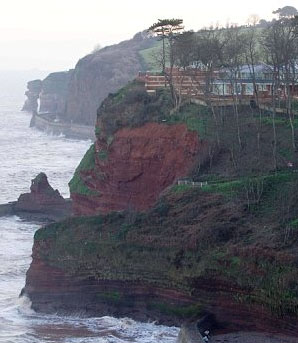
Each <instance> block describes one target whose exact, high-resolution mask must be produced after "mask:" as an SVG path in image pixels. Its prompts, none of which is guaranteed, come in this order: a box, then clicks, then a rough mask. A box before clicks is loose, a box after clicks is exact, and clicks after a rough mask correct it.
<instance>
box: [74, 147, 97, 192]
mask: <svg viewBox="0 0 298 343" xmlns="http://www.w3.org/2000/svg"><path fill="white" fill-rule="evenodd" d="M94 166H95V146H94V144H92V145H91V146H90V148H89V150H88V151H87V152H86V154H85V156H84V157H83V159H82V160H81V162H80V164H79V165H78V167H77V169H76V170H75V173H74V175H73V178H72V179H71V180H70V182H69V184H68V185H69V190H70V192H71V193H77V194H81V195H91V196H92V195H98V192H97V191H95V190H91V189H89V188H88V187H87V185H86V184H85V182H84V181H83V180H82V177H81V172H84V171H90V170H93V169H94Z"/></svg>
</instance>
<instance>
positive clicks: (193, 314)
mask: <svg viewBox="0 0 298 343" xmlns="http://www.w3.org/2000/svg"><path fill="white" fill-rule="evenodd" d="M148 308H149V309H153V310H158V311H159V312H161V313H163V314H167V315H172V316H175V317H178V318H182V319H190V318H199V317H200V315H201V314H202V306H201V305H189V306H181V305H180V306H178V305H170V304H166V303H154V302H152V303H149V304H148Z"/></svg>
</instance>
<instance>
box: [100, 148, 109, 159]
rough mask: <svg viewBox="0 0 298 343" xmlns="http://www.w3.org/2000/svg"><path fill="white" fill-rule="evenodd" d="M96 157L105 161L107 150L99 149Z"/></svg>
mask: <svg viewBox="0 0 298 343" xmlns="http://www.w3.org/2000/svg"><path fill="white" fill-rule="evenodd" d="M98 158H99V159H100V160H102V161H105V160H107V159H108V152H107V151H106V150H100V151H99V153H98Z"/></svg>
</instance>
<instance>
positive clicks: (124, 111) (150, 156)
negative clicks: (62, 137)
mask: <svg viewBox="0 0 298 343" xmlns="http://www.w3.org/2000/svg"><path fill="white" fill-rule="evenodd" d="M157 103H164V105H165V106H166V105H167V106H169V105H168V103H167V102H166V99H164V96H163V95H160V96H158V97H156V98H151V97H150V96H149V95H148V94H147V93H146V91H145V89H144V86H143V85H142V84H140V83H138V82H133V83H131V84H129V85H128V86H127V87H126V88H124V89H122V90H120V91H119V92H118V93H116V94H115V95H111V96H109V97H108V98H107V99H106V100H105V101H104V102H103V104H102V106H101V107H100V109H99V110H98V117H97V125H96V135H97V140H96V142H95V144H94V146H92V147H91V148H90V149H89V151H88V153H87V154H86V156H85V157H84V159H83V161H82V162H81V165H80V166H79V167H78V169H77V171H76V173H75V176H74V178H73V179H72V181H71V182H70V191H71V198H72V200H73V209H74V214H75V215H94V214H99V213H108V212H111V211H122V210H132V211H143V210H148V209H149V208H150V207H152V206H153V205H154V203H155V202H156V201H157V199H158V198H159V196H160V194H161V193H162V192H163V191H164V190H165V189H166V188H167V187H168V186H170V185H172V184H173V183H175V182H176V181H177V180H178V179H179V178H183V177H187V176H190V175H191V174H192V172H193V169H194V168H195V167H196V166H197V164H198V163H199V161H200V163H205V162H206V160H207V159H208V148H209V146H208V142H207V141H205V140H201V139H200V137H199V135H198V132H197V131H195V130H190V129H189V128H188V126H187V124H186V123H182V122H181V123H179V122H177V123H176V122H171V121H170V120H169V122H168V119H165V117H164V114H163V112H162V111H160V110H159V109H158V107H157V106H156V104H157Z"/></svg>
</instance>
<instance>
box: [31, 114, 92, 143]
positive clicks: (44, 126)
mask: <svg viewBox="0 0 298 343" xmlns="http://www.w3.org/2000/svg"><path fill="white" fill-rule="evenodd" d="M50 116H51V114H50V113H47V114H45V115H42V114H37V113H33V114H32V118H31V121H30V127H34V128H36V129H38V130H40V131H43V132H46V133H49V134H53V135H56V136H59V135H61V134H62V135H64V136H65V137H66V138H72V139H81V140H89V139H90V140H92V141H95V131H94V127H95V126H87V125H79V124H72V123H66V122H54V121H53V120H51V119H50V118H49V117H50Z"/></svg>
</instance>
